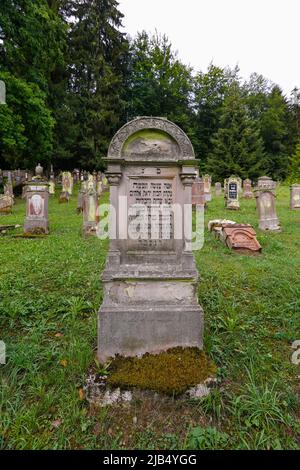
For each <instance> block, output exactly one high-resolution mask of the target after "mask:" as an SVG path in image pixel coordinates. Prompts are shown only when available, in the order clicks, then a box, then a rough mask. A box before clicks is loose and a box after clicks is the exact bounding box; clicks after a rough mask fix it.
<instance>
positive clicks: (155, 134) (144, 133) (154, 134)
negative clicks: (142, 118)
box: [124, 129, 173, 150]
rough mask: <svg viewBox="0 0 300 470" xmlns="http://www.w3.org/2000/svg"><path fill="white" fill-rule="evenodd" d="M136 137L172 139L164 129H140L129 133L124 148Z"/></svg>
mask: <svg viewBox="0 0 300 470" xmlns="http://www.w3.org/2000/svg"><path fill="white" fill-rule="evenodd" d="M137 139H145V140H150V141H151V140H163V141H168V140H169V141H172V140H173V139H172V137H171V136H170V135H169V134H167V133H166V132H164V131H160V130H154V129H142V130H140V131H138V132H135V133H134V134H132V135H130V136H129V137H128V139H127V140H126V142H125V144H124V150H126V149H127V148H128V146H129V145H130V144H131V143H132V142H134V141H135V140H137Z"/></svg>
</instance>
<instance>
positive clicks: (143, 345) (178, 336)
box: [26, 117, 274, 363]
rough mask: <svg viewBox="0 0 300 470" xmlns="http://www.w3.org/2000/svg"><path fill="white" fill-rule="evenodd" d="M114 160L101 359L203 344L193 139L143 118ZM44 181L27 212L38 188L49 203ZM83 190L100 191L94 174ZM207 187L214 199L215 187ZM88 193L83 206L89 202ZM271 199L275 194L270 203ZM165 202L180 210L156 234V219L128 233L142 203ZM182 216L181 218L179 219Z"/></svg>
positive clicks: (128, 128) (120, 141)
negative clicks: (166, 227) (194, 215)
mask: <svg viewBox="0 0 300 470" xmlns="http://www.w3.org/2000/svg"><path fill="white" fill-rule="evenodd" d="M106 161H107V164H108V170H107V172H106V174H107V178H108V182H109V184H110V204H111V207H113V208H114V211H113V213H114V216H115V227H114V236H113V237H111V239H110V245H109V251H108V255H107V262H106V266H105V269H104V272H103V275H102V280H103V288H104V298H103V303H102V305H101V307H100V310H99V323H98V325H99V330H98V357H99V360H100V362H102V363H105V362H106V361H107V360H108V359H109V358H111V357H114V356H116V355H118V354H119V355H122V356H141V355H143V354H145V353H159V352H161V351H165V350H168V349H170V348H174V347H183V348H187V347H197V348H199V349H202V347H203V310H202V308H201V306H200V305H199V303H198V296H197V284H198V271H197V268H196V265H195V260H194V255H193V251H192V245H191V243H190V240H191V230H192V211H191V210H190V208H191V206H192V192H193V189H192V188H193V183H194V182H195V181H196V182H197V178H198V177H197V176H196V169H197V167H198V162H197V160H196V159H195V155H194V150H193V146H192V144H191V142H190V140H189V138H188V137H187V136H186V134H185V133H184V132H183V131H182V130H181V129H180V128H179V127H178V126H176V125H175V124H174V123H172V122H170V121H168V120H167V119H165V118H155V117H141V118H137V119H134V120H133V121H131V122H129V123H127V124H125V125H124V126H123V127H122V128H121V129H120V130H119V131H118V132H117V133H116V135H115V136H114V137H113V139H112V141H111V143H110V146H109V150H108V156H107V158H106ZM208 182H209V181H208V179H207V181H206V183H208ZM36 183H39V184H36ZM202 183H204V184H205V180H204V181H202ZM209 184H210V182H209ZM40 185H41V187H43V182H42V181H40V182H39V178H38V175H37V179H36V181H35V184H34V185H32V189H31V190H30V191H31V193H30V192H29V193H26V195H27V211H28V210H29V211H30V201H32V196H33V195H34V194H35V195H42V192H44V195H45V196H44V198H43V197H42V200H43V201H44V202H45V201H46V199H47V197H48V186H47V184H45V183H44V188H43V189H39V187H40ZM227 186H228V191H233V187H231V188H230V181H228V185H227ZM64 189H66V188H64ZM258 190H259V191H261V192H262V193H266V191H267V192H271V193H272V194H273V191H274V190H273V189H269V188H266V187H264V188H262V187H261V188H258ZM82 191H83V193H85V194H89V191H91V192H93V191H94V186H93V188H92V180H91V179H90V182H89V180H88V182H87V183H85V186H83V187H82ZM203 192H204V194H205V193H206V194H207V195H206V196H204V198H207V200H208V199H209V197H210V196H209V195H208V194H209V192H210V191H203ZM237 192H238V191H237ZM31 195H32V196H31ZM232 195H233V194H231V196H232ZM80 197H81V202H80V199H79V207H80V208H83V207H84V203H83V202H82V195H81V196H79V198H80ZM202 197H203V195H202ZM125 200H126V205H125V206H124V201H125ZM202 201H203V200H202ZM94 203H95V202H93V203H92V204H94ZM87 204H88V203H87ZM268 204H269V200H267V202H266V203H265V205H266V207H268ZM157 205H159V206H160V207H162V206H163V207H166V206H167V207H173V206H176V214H175V213H174V217H169V218H164V214H163V211H162V212H161V213H159V215H158V218H157V219H156V228H157V227H158V230H155V231H154V232H155V237H154V239H153V237H147V236H145V235H147V234H149V233H150V234H151V235H152V219H151V218H150V219H147V223H146V225H145V227H144V229H143V230H142V231H141V232H140V234H139V236H137V237H133V238H130V237H128V226H129V225H130V223H132V221H134V217H135V216H137V217H139V214H137V213H136V212H135V210H136V207H137V206H138V207H143V208H146V214H148V211H149V210H150V211H152V210H153V209H154V208H155V207H156V206H157ZM268 210H269V209H268ZM44 214H45V215H46V213H45V212H44ZM151 214H152V212H151ZM178 214H179V215H180V217H181V219H180V220H181V223H180V224H178V223H177V222H178V221H177V220H175V219H176V217H177V215H178ZM182 214H183V216H182ZM29 215H30V213H29V214H28V216H29ZM147 217H148V215H147ZM164 223H165V224H166V223H167V224H168V225H169V234H170V236H169V237H168V238H166V237H164V232H163V230H162V226H163V224H164ZM180 229H181V231H180Z"/></svg>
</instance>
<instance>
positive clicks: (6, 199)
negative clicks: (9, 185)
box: [0, 194, 14, 214]
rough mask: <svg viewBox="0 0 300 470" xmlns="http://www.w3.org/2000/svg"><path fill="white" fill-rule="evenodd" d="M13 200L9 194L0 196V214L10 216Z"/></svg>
mask: <svg viewBox="0 0 300 470" xmlns="http://www.w3.org/2000/svg"><path fill="white" fill-rule="evenodd" d="M13 205H14V198H13V197H12V196H11V195H10V194H0V214H11V212H12V208H13Z"/></svg>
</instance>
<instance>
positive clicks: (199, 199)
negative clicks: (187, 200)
mask: <svg viewBox="0 0 300 470" xmlns="http://www.w3.org/2000/svg"><path fill="white" fill-rule="evenodd" d="M192 205H193V207H199V206H200V207H204V206H205V194H204V182H203V180H202V178H199V176H197V177H196V179H195V181H194V183H193V185H192Z"/></svg>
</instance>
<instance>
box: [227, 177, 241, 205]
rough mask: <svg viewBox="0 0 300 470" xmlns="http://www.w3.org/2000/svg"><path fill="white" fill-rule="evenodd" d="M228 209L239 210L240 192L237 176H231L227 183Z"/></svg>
mask: <svg viewBox="0 0 300 470" xmlns="http://www.w3.org/2000/svg"><path fill="white" fill-rule="evenodd" d="M225 202H226V209H230V210H239V208H240V203H239V192H238V179H237V178H236V176H230V178H229V179H228V181H227V184H226V192H225Z"/></svg>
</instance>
